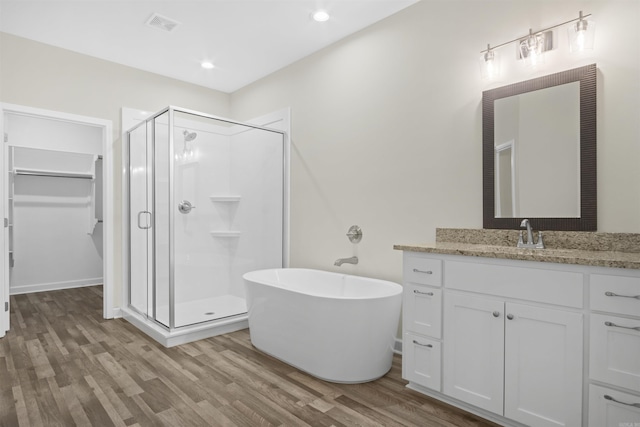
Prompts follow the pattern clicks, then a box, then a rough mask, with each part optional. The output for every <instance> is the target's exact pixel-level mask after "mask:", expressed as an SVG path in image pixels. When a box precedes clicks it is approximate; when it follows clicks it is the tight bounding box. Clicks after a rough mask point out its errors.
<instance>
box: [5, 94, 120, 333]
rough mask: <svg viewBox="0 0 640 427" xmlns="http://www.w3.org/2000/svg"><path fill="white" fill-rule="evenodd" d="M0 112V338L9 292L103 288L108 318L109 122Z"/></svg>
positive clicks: (16, 109) (19, 109)
mask: <svg viewBox="0 0 640 427" xmlns="http://www.w3.org/2000/svg"><path fill="white" fill-rule="evenodd" d="M1 107H2V112H3V120H2V132H3V135H4V147H3V150H1V152H0V165H1V169H2V177H3V178H2V181H3V185H2V189H1V190H0V199H1V200H2V203H3V208H4V227H3V228H2V232H1V233H0V248H2V249H3V258H2V262H0V279H1V280H0V289H1V292H0V302H2V308H4V311H3V312H2V313H1V314H0V337H1V336H3V335H4V333H5V332H6V331H8V330H9V328H10V324H9V323H10V322H9V304H10V295H15V294H23V293H31V292H41V291H47V290H55V289H68V288H73V287H80V286H91V285H96V284H103V296H104V297H103V299H104V305H103V316H104V317H105V318H112V317H114V310H113V294H114V293H113V282H112V276H113V274H112V271H113V231H112V230H113V229H112V218H113V210H112V207H111V200H113V185H112V182H113V180H112V177H111V170H112V160H111V157H112V156H111V153H112V146H111V143H110V142H109V143H108V140H109V139H110V137H111V122H110V121H107V120H102V119H96V118H92V117H85V116H78V115H71V114H66V113H59V112H55V111H48V110H41V109H34V108H30V107H24V106H17V105H9V104H2V105H1Z"/></svg>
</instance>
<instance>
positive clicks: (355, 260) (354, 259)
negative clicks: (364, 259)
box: [333, 256, 358, 267]
mask: <svg viewBox="0 0 640 427" xmlns="http://www.w3.org/2000/svg"><path fill="white" fill-rule="evenodd" d="M345 263H346V264H357V263H358V257H357V256H352V257H351V258H338V259H337V260H336V262H334V263H333V265H337V266H338V267H340V266H341V265H342V264H345Z"/></svg>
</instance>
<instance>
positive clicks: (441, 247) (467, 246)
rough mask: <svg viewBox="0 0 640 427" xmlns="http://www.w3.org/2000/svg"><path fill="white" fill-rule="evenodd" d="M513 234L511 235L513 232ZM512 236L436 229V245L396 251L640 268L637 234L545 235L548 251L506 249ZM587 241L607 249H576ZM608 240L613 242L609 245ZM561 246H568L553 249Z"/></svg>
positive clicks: (410, 247) (568, 233)
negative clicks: (580, 243)
mask: <svg viewBox="0 0 640 427" xmlns="http://www.w3.org/2000/svg"><path fill="white" fill-rule="evenodd" d="M513 231H514V230H509V231H508V232H509V233H513ZM492 232H495V233H492ZM516 233H517V231H516ZM548 235H550V236H549V237H550V238H549V239H547V236H548ZM469 236H473V237H472V238H470V237H469ZM513 236H515V240H514V239H513ZM513 236H511V235H505V230H464V229H437V230H436V243H429V244H415V245H394V247H393V248H394V249H397V250H401V251H411V252H426V253H434V254H444V255H464V256H475V257H485V258H500V259H513V260H521V261H537V262H552V263H558V264H576V265H588V266H594V267H612V268H629V269H640V252H636V246H637V245H636V243H637V241H638V240H640V235H638V234H630V233H589V232H555V233H554V232H546V234H545V244H546V242H547V241H549V243H551V245H547V248H545V249H523V248H517V247H516V245H515V243H513V245H512V246H507V245H506V244H505V243H506V242H509V243H510V241H511V240H513V241H514V242H517V234H514V235H513ZM585 240H589V241H597V242H599V246H600V247H601V248H602V249H604V250H596V248H594V247H593V246H591V247H589V250H585V249H576V248H575V246H576V243H577V244H579V242H584V241H585ZM609 241H610V242H611V243H607V242H609ZM561 243H562V244H564V245H565V246H566V247H553V246H554V245H559V244H561ZM585 246H589V245H585Z"/></svg>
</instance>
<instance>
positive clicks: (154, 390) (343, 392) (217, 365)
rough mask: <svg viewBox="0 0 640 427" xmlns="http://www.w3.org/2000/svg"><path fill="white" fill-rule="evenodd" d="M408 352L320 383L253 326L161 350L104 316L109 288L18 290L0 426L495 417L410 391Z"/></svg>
mask: <svg viewBox="0 0 640 427" xmlns="http://www.w3.org/2000/svg"><path fill="white" fill-rule="evenodd" d="M405 384H406V382H405V381H403V380H402V378H401V359H400V357H397V356H396V357H395V359H394V363H393V368H392V370H391V371H390V372H389V374H387V375H386V376H385V377H383V378H381V379H379V380H377V381H375V382H371V383H366V384H358V385H341V384H332V383H327V382H323V381H320V380H317V379H315V378H314V377H311V376H309V375H307V374H305V373H303V372H301V371H298V370H296V369H295V368H292V367H290V366H288V365H286V364H284V363H282V362H280V361H278V360H276V359H274V358H272V357H269V356H267V355H264V354H262V353H260V352H259V351H257V350H256V349H254V348H253V347H252V346H251V342H250V340H249V333H248V330H244V331H239V332H234V333H231V334H227V335H222V336H218V337H215V338H210V339H206V340H201V341H197V342H194V343H190V344H186V345H181V346H177V347H173V348H170V349H167V348H164V347H162V346H161V345H160V344H157V343H156V342H155V341H153V340H152V339H151V338H149V337H147V336H146V335H144V334H142V333H141V332H139V331H138V330H137V329H136V328H134V327H133V326H132V325H130V324H129V323H127V322H126V321H124V320H122V319H117V320H104V319H103V318H102V288H101V287H95V286H94V287H88V288H77V289H70V290H62V291H53V292H43V293H36V294H27V295H18V296H12V297H11V331H9V332H8V333H7V335H6V336H5V337H4V338H2V339H0V425H2V426H11V427H13V426H46V427H49V426H73V425H78V426H100V427H102V426H171V427H175V426H354V425H358V426H493V425H495V424H492V423H489V422H486V421H484V420H482V419H480V418H477V417H475V416H473V415H470V414H467V413H464V412H462V411H459V410H457V409H455V408H452V407H450V406H448V405H445V404H442V403H440V402H438V401H435V400H432V399H430V398H427V397H425V396H422V395H421V394H419V393H416V392H413V391H411V390H407V389H406V388H405V387H404V386H405Z"/></svg>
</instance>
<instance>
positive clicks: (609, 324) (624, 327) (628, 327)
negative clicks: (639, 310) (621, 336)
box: [604, 322, 640, 331]
mask: <svg viewBox="0 0 640 427" xmlns="http://www.w3.org/2000/svg"><path fill="white" fill-rule="evenodd" d="M604 324H605V325H606V326H611V327H612V328H622V329H633V330H634V331H640V326H621V325H616V324H615V323H613V322H604Z"/></svg>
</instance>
